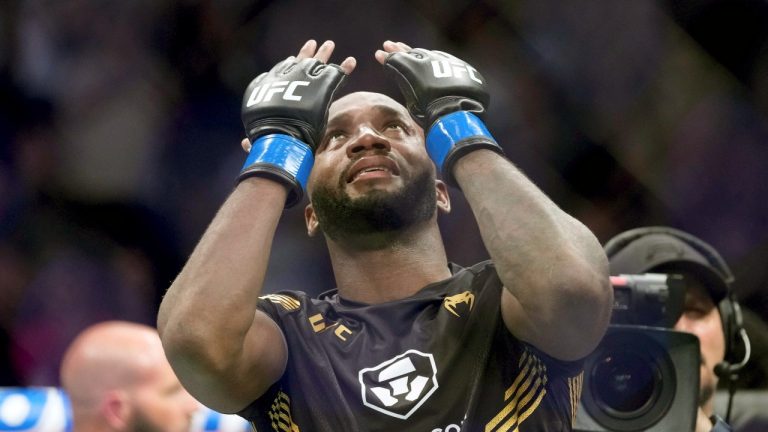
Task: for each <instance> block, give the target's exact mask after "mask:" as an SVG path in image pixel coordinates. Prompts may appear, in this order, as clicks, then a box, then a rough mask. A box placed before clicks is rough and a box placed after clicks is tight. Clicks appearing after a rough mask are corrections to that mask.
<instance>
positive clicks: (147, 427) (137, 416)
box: [127, 409, 166, 432]
mask: <svg viewBox="0 0 768 432" xmlns="http://www.w3.org/2000/svg"><path fill="white" fill-rule="evenodd" d="M127 430H129V431H131V432H166V431H165V429H164V427H163V426H161V425H158V424H157V423H155V422H153V421H152V420H151V419H150V418H149V417H147V416H146V415H145V414H144V413H143V412H142V411H141V410H139V409H137V410H136V412H135V413H134V415H133V417H132V418H131V421H130V426H129V427H128V429H127Z"/></svg>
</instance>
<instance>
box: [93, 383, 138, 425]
mask: <svg viewBox="0 0 768 432" xmlns="http://www.w3.org/2000/svg"><path fill="white" fill-rule="evenodd" d="M100 409H101V412H102V414H103V416H104V420H105V421H106V422H107V423H108V424H109V425H110V426H111V427H112V429H113V430H118V431H119V430H125V429H126V427H127V426H128V425H129V423H130V418H131V409H132V407H131V405H130V402H129V401H128V395H127V394H126V393H125V392H124V391H121V390H111V391H108V392H107V394H106V395H105V396H104V398H103V399H102V401H101V406H100Z"/></svg>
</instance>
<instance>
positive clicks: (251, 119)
mask: <svg viewBox="0 0 768 432" xmlns="http://www.w3.org/2000/svg"><path fill="white" fill-rule="evenodd" d="M345 77H346V75H345V74H344V71H342V70H341V68H340V67H339V66H338V65H334V64H325V63H323V62H321V61H320V60H317V59H314V58H305V59H302V60H297V59H296V58H295V57H288V58H287V59H286V60H284V61H282V62H280V63H278V64H277V65H276V66H275V67H273V68H272V70H270V71H269V72H267V73H263V74H261V75H259V76H258V77H256V79H254V80H253V81H252V82H251V83H250V84H249V85H248V88H247V89H246V90H245V95H244V96H243V104H242V109H241V113H242V119H243V125H244V126H245V132H246V135H247V136H248V139H249V140H250V141H251V151H250V153H249V154H248V158H247V159H246V161H245V164H244V165H243V169H242V170H241V171H240V175H239V176H238V178H237V180H238V181H242V180H243V179H245V178H248V177H250V176H264V177H268V178H271V179H273V180H276V181H279V182H281V183H283V184H285V185H286V186H287V187H288V188H289V192H288V198H287V200H286V204H285V206H286V208H288V207H291V206H293V205H295V204H296V203H297V202H299V201H301V199H302V197H303V196H304V188H306V183H307V179H308V178H309V172H310V171H311V169H312V164H313V163H314V157H313V152H314V150H315V149H316V148H317V144H318V142H319V141H320V139H321V137H322V134H323V131H324V129H325V125H326V123H327V121H328V106H329V105H330V103H331V100H332V99H333V94H334V93H335V92H336V90H337V89H338V88H339V86H340V85H341V83H342V82H343V81H344V78H345Z"/></svg>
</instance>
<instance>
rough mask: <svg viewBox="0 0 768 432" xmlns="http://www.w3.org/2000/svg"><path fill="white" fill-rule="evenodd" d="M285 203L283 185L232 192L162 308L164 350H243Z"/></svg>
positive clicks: (255, 181)
mask: <svg viewBox="0 0 768 432" xmlns="http://www.w3.org/2000/svg"><path fill="white" fill-rule="evenodd" d="M285 199H286V189H285V188H284V187H283V186H282V185H280V184H279V183H275V182H272V181H271V180H266V179H263V178H258V177H254V178H251V179H248V180H245V181H243V182H242V183H240V184H239V185H238V187H237V188H236V189H235V190H234V191H233V193H232V194H231V195H230V196H229V198H228V199H227V200H226V202H225V203H224V205H223V206H222V207H221V209H220V210H219V212H218V214H217V215H216V217H215V218H214V219H213V221H212V222H211V224H210V226H209V227H208V229H207V230H206V232H205V234H204V235H203V237H202V238H201V240H200V242H199V243H198V245H197V246H196V247H195V250H194V251H193V253H192V255H191V256H190V258H189V260H188V262H187V264H186V265H185V266H184V268H183V270H182V271H181V273H180V274H179V275H178V277H177V278H176V280H175V281H174V282H173V284H172V285H171V287H170V288H169V290H168V292H167V294H166V295H165V297H164V299H163V302H162V304H161V305H160V311H159V315H158V329H159V330H160V334H161V337H162V338H163V342H164V344H166V346H169V345H170V346H174V345H177V346H184V347H188V348H189V349H193V348H194V347H196V346H197V347H202V348H203V349H210V351H211V353H217V354H218V355H221V356H222V357H226V356H227V355H228V353H232V352H237V351H239V350H240V349H242V345H243V338H244V337H245V334H246V332H247V331H248V330H249V328H250V326H251V324H252V323H253V316H254V313H255V311H256V302H257V297H258V295H259V293H260V291H261V287H262V284H263V281H264V275H265V273H266V268H267V263H268V260H269V252H270V248H271V244H272V239H273V237H274V233H275V230H276V227H277V223H278V220H279V218H280V215H281V214H282V210H283V204H284V202H285ZM212 343H215V349H213V348H211V346H212V345H211V344H212ZM170 351H171V353H172V352H173V350H170Z"/></svg>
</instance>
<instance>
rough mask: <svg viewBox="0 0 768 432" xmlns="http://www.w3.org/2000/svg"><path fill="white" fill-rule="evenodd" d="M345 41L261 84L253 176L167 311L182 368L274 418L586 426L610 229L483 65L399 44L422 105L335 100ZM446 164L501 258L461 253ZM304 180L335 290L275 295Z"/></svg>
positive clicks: (309, 220)
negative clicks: (547, 172) (270, 288)
mask: <svg viewBox="0 0 768 432" xmlns="http://www.w3.org/2000/svg"><path fill="white" fill-rule="evenodd" d="M333 50H334V45H333V43H332V42H330V41H327V42H325V43H323V44H322V45H320V46H319V47H318V46H317V44H316V43H315V42H314V41H311V40H310V41H308V42H307V43H306V44H305V45H304V46H303V47H302V48H301V50H300V51H299V53H298V55H297V56H295V57H289V58H288V59H286V60H285V61H283V62H281V63H279V64H278V65H276V66H275V67H274V68H273V69H272V70H271V71H269V72H268V73H265V74H262V75H259V76H258V77H257V78H256V79H255V80H254V81H253V82H252V83H251V84H250V85H249V87H248V88H247V89H246V92H245V95H244V97H243V105H242V117H243V123H244V125H245V128H246V134H247V136H248V139H247V140H246V141H244V143H243V146H244V147H245V148H246V149H247V150H248V151H249V155H248V157H247V159H246V162H245V164H244V167H243V169H242V171H241V173H240V175H239V183H238V185H237V186H236V187H235V189H234V191H233V192H232V194H231V195H230V196H229V197H228V198H227V200H226V201H225V203H224V204H223V206H222V208H221V209H220V210H219V212H218V214H217V215H216V217H215V218H214V220H213V221H212V223H211V225H210V227H209V228H208V230H207V231H206V232H205V234H204V235H203V237H202V239H201V240H200V242H199V244H198V245H197V247H196V248H195V250H194V252H193V253H192V255H191V256H190V258H189V261H188V262H187V264H186V266H185V267H184V269H183V270H182V271H181V273H180V274H179V276H178V277H177V279H176V280H175V281H174V282H173V284H172V286H171V288H170V289H169V291H168V293H167V295H166V296H165V298H164V300H163V303H162V305H161V308H160V314H159V318H158V326H159V329H160V333H161V338H162V340H163V344H164V347H165V349H166V353H167V355H168V357H169V360H170V361H171V364H172V365H173V367H174V369H175V370H176V373H177V374H178V376H179V377H180V379H181V380H182V382H183V383H184V385H185V386H186V387H187V388H188V389H189V391H190V392H191V393H192V394H193V395H195V396H196V397H197V398H198V399H199V400H200V401H202V402H203V403H205V404H206V405H208V406H210V407H211V408H213V409H215V410H218V411H221V412H229V413H234V412H237V413H239V414H240V415H242V416H243V417H245V418H247V419H249V420H251V421H252V422H253V424H254V426H255V427H256V429H257V430H258V431H259V432H266V431H305V432H307V431H393V430H403V431H427V432H429V431H454V432H456V431H480V430H483V431H513V430H520V431H532V430H537V431H567V430H571V428H572V426H571V425H572V421H573V417H574V415H575V412H574V410H575V407H576V406H577V404H578V398H579V395H580V390H581V388H580V387H581V382H582V379H581V376H582V375H581V374H582V362H581V361H580V360H581V359H582V358H583V357H585V356H586V355H587V354H588V353H589V352H590V351H592V349H593V348H594V347H595V346H596V345H597V344H598V342H599V341H600V339H601V338H602V336H603V333H604V331H605V328H606V326H607V324H608V321H609V315H610V310H611V303H612V290H611V287H610V285H609V279H608V265H607V260H606V257H605V254H604V252H603V250H602V248H601V246H600V244H599V242H598V241H597V239H596V238H595V237H594V236H593V234H592V233H591V232H590V231H589V230H588V229H587V228H586V227H584V226H583V225H582V224H581V223H579V222H578V221H576V220H575V219H573V218H572V217H570V216H569V215H567V214H566V213H564V212H563V211H562V210H560V209H559V208H558V207H557V206H556V205H555V204H554V203H553V202H552V201H551V200H550V199H549V198H547V196H546V195H544V193H543V192H542V191H541V190H539V189H538V188H537V187H536V186H535V185H534V184H532V183H531V182H530V181H529V180H528V179H527V178H526V177H525V176H524V175H523V174H522V173H521V172H520V171H519V170H518V169H517V168H516V167H515V166H514V165H513V164H512V163H510V161H509V160H507V159H506V158H505V157H504V154H503V151H502V150H501V147H500V146H499V145H498V144H497V142H496V140H495V139H494V138H493V137H492V136H491V134H490V132H489V131H488V129H487V128H486V126H485V124H484V123H483V117H484V114H485V111H486V109H487V108H488V103H489V93H488V90H487V88H486V81H485V79H484V78H483V77H482V75H481V74H480V73H479V72H478V71H477V70H476V69H475V68H473V67H472V66H471V65H469V64H468V63H466V62H464V61H462V60H460V59H458V58H456V57H453V56H451V55H449V54H446V53H443V52H439V51H430V50H424V49H412V48H410V47H409V46H407V45H405V44H403V43H396V42H391V41H387V42H385V43H384V44H383V49H382V50H377V51H376V52H375V58H376V60H378V61H379V63H381V64H382V65H384V69H385V71H387V72H388V74H389V75H391V76H392V77H394V79H395V80H396V81H397V83H398V85H399V87H400V88H401V90H402V91H403V95H404V97H405V100H406V105H407V108H406V107H405V106H403V105H401V104H399V103H397V102H395V101H394V100H392V99H391V98H389V97H387V96H384V95H381V94H377V93H367V92H360V93H353V94H350V95H347V96H344V97H342V98H340V99H338V100H336V101H334V102H333V103H331V102H332V101H333V96H334V93H335V91H336V90H337V89H338V88H339V86H340V85H341V84H342V82H343V81H344V80H345V79H346V78H347V77H348V76H349V75H350V74H351V73H352V72H353V70H354V68H355V64H356V61H355V59H354V58H351V57H348V58H347V59H345V60H344V61H342V62H341V63H340V64H339V65H335V64H330V63H328V61H329V59H330V56H331V54H332V52H333ZM329 108H330V109H329ZM438 172H439V173H440V175H441V177H442V178H443V179H445V181H446V183H448V184H450V185H453V186H455V187H457V188H459V189H461V191H462V192H463V193H464V194H465V196H466V198H467V201H468V202H469V205H470V206H471V208H472V210H473V212H474V214H475V217H476V219H477V223H478V225H479V228H480V232H481V235H482V238H483V242H484V244H485V246H486V248H487V250H488V252H489V254H490V256H491V260H489V261H487V262H482V263H479V264H476V265H474V266H472V267H469V268H461V267H459V266H456V265H453V264H450V263H449V261H448V258H447V257H446V253H445V248H444V246H443V241H442V238H441V235H440V231H439V228H438V224H437V215H438V213H440V212H445V213H447V212H448V211H449V210H450V201H449V197H448V188H447V186H446V183H444V182H443V181H440V180H437V173H438ZM305 192H306V195H307V196H308V197H309V204H308V205H307V206H306V208H305V211H304V214H305V219H306V224H307V229H308V232H309V235H310V236H312V235H316V234H319V233H322V234H323V236H324V237H325V240H326V243H327V246H328V251H329V253H330V258H331V263H332V266H333V271H334V275H335V278H336V284H337V287H336V289H333V290H331V291H329V292H326V293H324V294H322V295H321V296H319V298H312V297H310V296H308V295H306V294H304V293H302V292H295V291H283V292H279V293H276V294H270V295H262V294H261V289H262V284H263V281H264V276H265V272H266V268H267V261H268V257H269V252H270V249H271V247H272V244H271V243H272V239H273V236H274V233H275V229H276V226H277V224H278V221H279V219H280V216H281V212H282V209H283V208H284V207H285V206H290V205H294V204H296V203H297V202H299V200H300V199H301V197H302V195H303V194H304V193H305ZM296 265H297V267H298V266H300V265H301V263H296Z"/></svg>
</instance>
